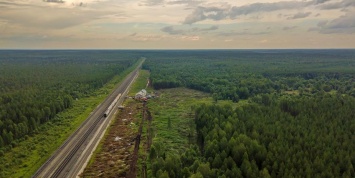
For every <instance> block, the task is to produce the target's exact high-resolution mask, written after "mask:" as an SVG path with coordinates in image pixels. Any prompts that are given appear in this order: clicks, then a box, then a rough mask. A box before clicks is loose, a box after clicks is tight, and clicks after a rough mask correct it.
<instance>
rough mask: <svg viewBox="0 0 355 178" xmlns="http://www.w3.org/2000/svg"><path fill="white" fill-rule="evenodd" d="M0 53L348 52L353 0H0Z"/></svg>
mask: <svg viewBox="0 0 355 178" xmlns="http://www.w3.org/2000/svg"><path fill="white" fill-rule="evenodd" d="M0 48H2V49H11V48H18V49H33V48H35V49H52V48H55V49H63V48H64V49H74V48H75V49H90V48H99V49H211V48H213V49H220V48H224V49H225V48H228V49H245V48H355V0H290V1H289V0H285V1H283V0H233V1H232V0H63V1H62V0H0Z"/></svg>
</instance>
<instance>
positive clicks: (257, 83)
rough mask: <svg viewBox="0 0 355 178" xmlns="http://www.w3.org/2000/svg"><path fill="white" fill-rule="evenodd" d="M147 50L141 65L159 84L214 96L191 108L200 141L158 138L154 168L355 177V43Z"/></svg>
mask: <svg viewBox="0 0 355 178" xmlns="http://www.w3.org/2000/svg"><path fill="white" fill-rule="evenodd" d="M149 55H152V56H153V55H154V58H153V57H152V56H151V57H148V60H147V61H146V62H145V64H144V66H143V67H144V68H145V69H148V70H150V72H151V76H150V79H151V81H152V85H153V87H154V88H155V89H161V88H173V87H188V88H192V89H197V90H200V91H204V92H208V93H210V94H211V95H212V96H213V98H214V103H211V104H207V105H206V104H203V105H198V106H196V107H194V108H192V109H193V110H194V112H195V126H196V132H197V140H196V143H192V144H191V147H190V148H189V149H186V150H185V151H183V152H181V153H176V152H169V149H168V148H162V145H159V144H158V143H154V142H153V145H152V147H151V149H150V155H149V159H150V163H151V164H150V165H149V168H148V170H149V171H150V172H149V173H150V174H151V175H152V176H153V177H354V176H355V171H354V166H355V152H354V151H353V150H354V148H355V142H354V139H355V137H354V135H355V112H354V108H355V50H255V51H254V50H247V51H165V52H161V53H159V54H153V52H152V54H148V56H149ZM219 100H232V101H233V102H234V104H232V105H224V104H223V105H222V104H219ZM157 132H159V131H157Z"/></svg>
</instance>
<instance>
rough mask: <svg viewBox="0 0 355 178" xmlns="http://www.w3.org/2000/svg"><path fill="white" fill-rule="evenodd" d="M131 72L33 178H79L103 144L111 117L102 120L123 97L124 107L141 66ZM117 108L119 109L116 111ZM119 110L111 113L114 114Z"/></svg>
mask: <svg viewBox="0 0 355 178" xmlns="http://www.w3.org/2000/svg"><path fill="white" fill-rule="evenodd" d="M142 63H143V61H142V62H141V63H140V65H139V66H138V67H137V68H136V69H135V70H134V71H133V72H131V73H130V74H129V75H128V76H127V77H126V78H125V79H124V81H123V82H122V83H121V84H120V86H119V87H118V88H117V89H116V90H115V91H113V92H112V93H111V94H110V96H109V97H108V98H107V99H106V100H105V101H104V102H103V103H102V104H100V106H99V107H98V108H96V109H95V111H94V112H93V113H92V114H91V115H90V116H89V117H88V119H86V121H85V122H84V123H83V124H82V125H81V126H80V127H79V128H78V129H77V130H76V131H75V132H74V133H73V135H71V136H70V137H69V138H68V139H67V140H66V141H65V142H64V143H63V145H62V146H61V147H60V148H59V149H58V150H57V151H56V152H55V153H54V154H53V155H52V156H51V157H50V158H49V159H48V160H47V161H46V162H45V163H44V164H43V165H42V166H41V168H40V169H39V170H38V171H37V172H36V173H35V174H34V175H33V177H76V176H77V175H78V174H79V173H80V171H81V170H82V167H83V166H85V164H86V162H87V160H88V159H89V156H90V155H91V153H92V151H93V150H94V148H95V147H96V145H97V142H98V141H99V140H100V137H101V135H102V134H103V133H104V131H105V129H106V128H107V125H108V124H109V122H110V119H111V114H110V115H109V116H107V117H106V118H105V117H103V115H104V112H105V110H106V109H107V107H108V106H109V105H110V104H111V103H112V102H113V100H114V99H115V98H116V96H117V95H118V94H120V93H121V94H122V96H121V99H119V101H118V102H117V105H118V104H121V102H122V101H123V98H124V97H125V95H126V94H127V90H128V88H129V87H130V85H131V84H132V82H133V81H134V79H135V78H136V77H137V75H138V71H139V68H140V67H141V64H142ZM115 108H117V107H115ZM115 111H116V109H114V110H113V111H111V113H114V112H115Z"/></svg>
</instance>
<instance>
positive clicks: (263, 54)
mask: <svg viewBox="0 0 355 178" xmlns="http://www.w3.org/2000/svg"><path fill="white" fill-rule="evenodd" d="M147 55H148V59H149V60H147V61H146V62H145V63H144V65H143V68H144V69H148V70H151V71H152V73H151V79H152V83H153V87H154V88H155V89H162V88H173V87H182V86H184V87H187V88H191V89H196V90H200V91H205V92H209V93H213V95H214V97H215V98H216V99H231V100H233V101H235V102H237V101H238V100H239V99H247V98H249V97H250V96H255V95H257V94H262V93H272V92H281V91H291V90H298V91H299V92H300V93H302V94H308V93H310V94H312V93H315V92H317V91H321V90H322V91H325V92H330V91H332V90H333V91H337V92H339V93H343V94H349V95H352V96H355V84H354V72H355V71H354V68H355V51H354V50H303V51H302V50H300V51H297V50H269V51H268V50H266V51H260V50H259V51H251V50H250V51H233V50H231V51H166V52H161V53H151V54H147Z"/></svg>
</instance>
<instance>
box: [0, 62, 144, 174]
mask: <svg viewBox="0 0 355 178" xmlns="http://www.w3.org/2000/svg"><path fill="white" fill-rule="evenodd" d="M140 62H141V60H138V62H137V63H136V64H135V65H133V66H131V67H130V68H128V69H127V70H125V71H124V72H122V73H121V74H120V75H118V76H115V77H114V78H113V79H112V80H111V81H110V82H108V83H107V84H106V85H105V86H104V87H102V88H101V89H99V90H97V91H96V92H94V93H92V94H91V95H90V96H89V97H86V98H82V99H80V100H78V101H75V102H74V104H73V107H72V108H70V109H67V110H65V111H64V112H61V113H59V114H58V115H57V116H56V118H55V119H53V120H51V121H50V122H48V123H46V124H44V125H42V126H41V127H40V128H39V133H38V134H35V135H32V136H30V137H28V138H27V139H26V140H24V141H22V142H20V143H19V144H18V146H17V147H15V148H13V149H12V150H10V151H8V152H6V153H4V155H2V156H1V161H0V163H1V164H0V177H31V176H32V174H33V173H34V172H35V171H36V170H37V169H38V168H39V167H40V166H41V165H42V164H43V163H44V162H45V161H46V160H47V159H48V157H49V156H50V155H51V154H52V153H53V152H54V151H55V150H56V149H57V148H58V147H59V146H60V145H61V144H62V143H63V142H64V140H65V139H66V138H68V136H69V135H70V134H71V133H72V132H74V131H75V130H76V128H77V127H78V126H79V125H80V124H81V123H82V122H83V121H84V120H85V119H86V118H87V117H88V116H89V114H90V113H91V112H92V111H93V110H94V109H95V108H96V107H97V106H98V104H100V103H101V102H102V101H103V100H104V99H105V98H106V97H107V95H108V94H109V93H110V92H111V91H112V90H113V89H114V88H115V87H116V86H117V85H118V84H119V82H120V81H122V79H123V78H124V77H125V76H126V75H127V74H129V73H130V72H131V71H132V70H134V69H135V68H136V67H137V65H138V64H139V63H140Z"/></svg>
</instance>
